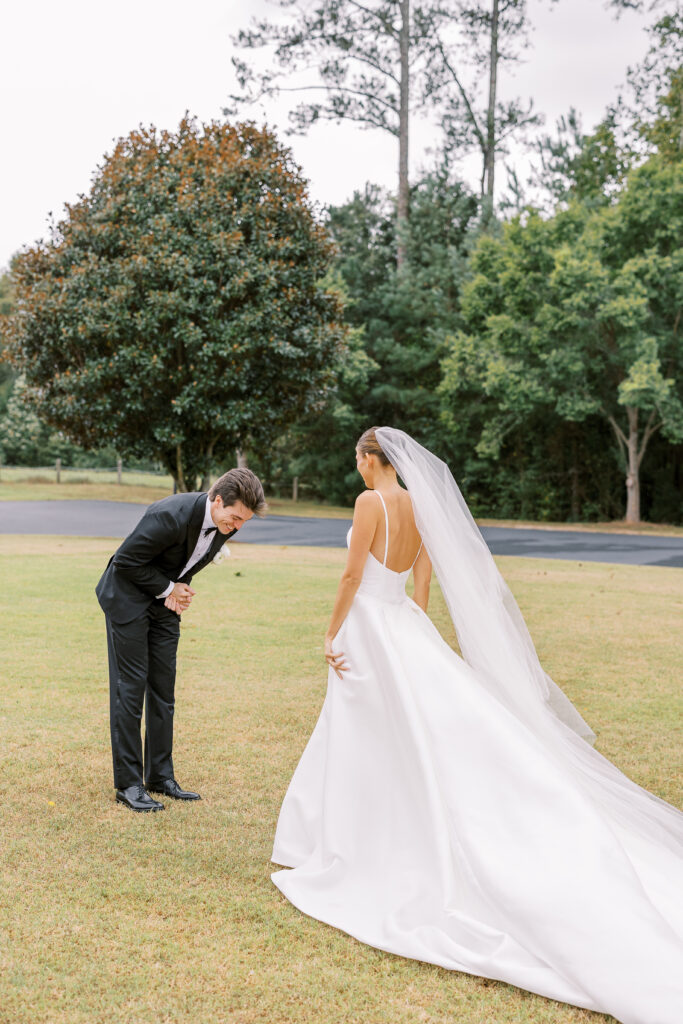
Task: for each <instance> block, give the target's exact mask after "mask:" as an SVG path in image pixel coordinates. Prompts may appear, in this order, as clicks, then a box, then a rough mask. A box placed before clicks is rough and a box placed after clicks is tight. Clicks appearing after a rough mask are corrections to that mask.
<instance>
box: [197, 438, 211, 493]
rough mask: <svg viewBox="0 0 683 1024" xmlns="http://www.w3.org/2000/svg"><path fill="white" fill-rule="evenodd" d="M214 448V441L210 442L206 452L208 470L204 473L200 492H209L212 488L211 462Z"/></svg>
mask: <svg viewBox="0 0 683 1024" xmlns="http://www.w3.org/2000/svg"><path fill="white" fill-rule="evenodd" d="M213 446H214V441H209V443H208V444H207V446H206V451H205V452H204V459H205V460H206V469H205V470H204V472H203V473H202V480H201V483H200V485H199V489H200V491H208V490H209V488H210V487H211V460H212V458H213Z"/></svg>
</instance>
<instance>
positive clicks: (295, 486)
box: [292, 476, 299, 501]
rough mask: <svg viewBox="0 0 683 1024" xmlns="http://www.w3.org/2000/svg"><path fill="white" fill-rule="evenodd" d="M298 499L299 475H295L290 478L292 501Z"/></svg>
mask: <svg viewBox="0 0 683 1024" xmlns="http://www.w3.org/2000/svg"><path fill="white" fill-rule="evenodd" d="M298 500H299V477H298V476H295V477H294V479H293V480H292V501H298Z"/></svg>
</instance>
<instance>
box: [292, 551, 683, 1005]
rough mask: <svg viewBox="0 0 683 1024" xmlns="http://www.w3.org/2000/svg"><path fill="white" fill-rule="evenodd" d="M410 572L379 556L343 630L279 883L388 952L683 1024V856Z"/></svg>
mask: <svg viewBox="0 0 683 1024" xmlns="http://www.w3.org/2000/svg"><path fill="white" fill-rule="evenodd" d="M385 562H386V557H385ZM409 573H410V570H408V571H407V572H405V573H395V572H392V570H390V569H389V568H387V566H386V564H382V563H380V562H379V561H378V560H376V559H375V558H374V557H373V556H372V555H369V556H368V560H367V563H366V566H365V570H364V575H363V580H362V583H361V585H360V588H359V590H358V592H357V594H356V597H355V599H354V602H353V604H352V607H351V609H350V611H349V614H348V616H347V618H346V620H345V621H344V623H343V625H342V628H341V630H340V633H339V635H338V637H337V640H336V641H335V646H337V647H338V649H340V650H343V651H344V653H345V655H346V657H347V661H348V662H349V665H350V668H349V670H348V671H347V672H345V673H344V675H343V678H342V679H339V678H338V677H337V676H336V675H335V673H334V672H333V671H332V670H330V672H329V678H328V691H327V696H326V699H325V702H324V705H323V708H322V712H321V714H320V718H319V720H318V723H317V725H316V727H315V729H314V731H313V734H312V735H311V738H310V741H309V743H308V745H307V746H306V749H305V751H304V753H303V756H302V758H301V760H300V762H299V765H298V767H297V769H296V771H295V773H294V776H293V778H292V780H291V783H290V786H289V789H288V791H287V794H286V796H285V799H284V803H283V805H282V809H281V812H280V817H279V821H278V826H277V832H276V836H275V844H274V851H273V861H274V862H275V863H276V864H280V865H283V866H285V867H289V868H292V869H293V870H289V871H278V872H276V873H274V874H273V876H272V878H273V881H274V883H275V885H276V886H277V887H278V888H279V889H280V890H281V891H282V893H283V894H284V895H285V896H286V897H287V898H288V899H289V900H290V901H291V902H292V903H293V904H294V905H295V906H296V907H298V908H299V909H300V910H302V911H303V912H304V913H306V914H308V915H310V916H311V917H314V918H317V919H318V920H320V921H324V922H327V923H328V924H330V925H333V926H334V927H336V928H339V929H341V930H343V931H345V932H347V933H349V934H350V935H352V936H355V937H356V938H357V939H360V940H361V941H362V942H365V943H368V944H370V945H372V946H375V947H377V948H379V949H383V950H387V951H389V952H391V953H396V954H399V955H401V956H404V957H410V958H414V959H417V960H424V961H427V962H429V963H434V964H439V965H441V966H443V967H446V968H449V969H452V970H456V971H464V972H467V973H469V974H474V975H478V976H481V977H486V978H493V979H497V980H500V981H504V982H508V983H510V984H513V985H516V986H519V987H520V988H524V989H527V990H529V991H532V992H536V993H539V994H541V995H543V996H547V997H550V998H552V999H556V1000H560V1001H563V1002H567V1003H571V1004H574V1005H576V1006H580V1007H585V1008H587V1009H590V1010H597V1011H601V1012H603V1013H609V1014H612V1015H613V1016H614V1017H616V1018H617V1019H618V1020H619V1021H622V1022H623V1024H682V1022H683V871H682V858H681V852H683V851H678V852H676V845H675V844H664V843H662V842H660V841H659V837H658V836H657V835H656V829H655V830H654V831H653V836H648V835H647V834H644V833H643V831H642V830H641V831H638V830H632V829H629V827H628V824H625V822H624V816H623V815H622V814H621V813H620V812H619V808H618V806H615V812H614V814H613V815H610V814H609V813H606V811H605V800H604V794H602V799H601V800H597V798H596V797H597V789H596V790H595V792H594V791H593V788H592V784H591V779H590V777H588V776H587V775H585V774H583V775H582V774H580V773H577V772H575V771H574V770H573V769H572V767H571V765H570V764H568V763H567V761H566V758H562V757H555V756H553V750H552V746H551V747H549V746H548V744H547V743H542V742H540V741H539V739H538V738H537V736H536V735H535V734H534V733H533V732H531V731H530V730H529V729H527V728H526V727H525V726H524V724H523V723H522V722H520V721H519V719H518V718H516V717H515V716H514V715H513V714H512V713H511V712H510V711H509V710H507V709H506V708H505V707H503V706H502V705H501V703H499V702H498V701H497V700H496V699H495V697H493V696H491V695H490V694H489V693H488V692H487V691H486V689H485V688H484V687H483V686H481V685H480V684H479V683H478V681H477V678H476V675H475V673H474V672H473V670H472V669H470V667H469V666H468V665H467V664H466V663H465V662H464V661H463V660H462V659H461V658H460V657H459V656H458V655H457V654H456V653H455V652H454V651H453V650H452V649H451V648H450V647H449V646H448V645H447V644H446V643H445V641H444V640H443V639H442V637H441V636H440V634H439V633H438V631H437V630H436V628H435V627H434V626H433V624H432V623H431V621H430V620H429V618H428V617H427V616H426V615H425V614H424V613H423V612H422V611H421V609H420V608H419V607H418V606H417V605H416V604H415V603H414V602H413V601H412V600H411V599H410V598H409V597H408V596H407V595H406V593H405V584H406V581H407V578H408V576H409ZM557 728H558V729H562V728H563V726H562V725H561V723H557ZM577 742H578V743H582V742H583V741H580V740H577ZM592 753H593V754H594V756H595V757H599V755H597V754H595V752H592ZM603 760H604V759H603ZM615 771H616V769H615ZM630 785H631V786H633V784H630ZM642 792H643V791H641V793H642ZM653 807H654V811H653V814H655V815H656V814H657V803H655V802H654V798H653ZM661 807H662V812H664V810H665V811H666V814H667V815H668V816H670V815H671V813H677V812H673V809H672V808H671V807H670V806H669V805H665V804H663V803H662V804H661ZM681 817H682V818H683V816H681Z"/></svg>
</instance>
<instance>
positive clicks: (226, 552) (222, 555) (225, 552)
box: [213, 544, 230, 565]
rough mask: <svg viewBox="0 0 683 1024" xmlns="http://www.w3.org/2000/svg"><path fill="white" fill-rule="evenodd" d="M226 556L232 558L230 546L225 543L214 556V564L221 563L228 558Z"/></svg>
mask: <svg viewBox="0 0 683 1024" xmlns="http://www.w3.org/2000/svg"><path fill="white" fill-rule="evenodd" d="M226 558H230V548H228V547H226V546H225V544H224V545H223V547H222V548H221V549H220V551H217V552H216V554H215V555H214V556H213V564H214V565H220V564H221V562H224V561H225V560H226Z"/></svg>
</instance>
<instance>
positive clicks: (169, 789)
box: [147, 779, 201, 800]
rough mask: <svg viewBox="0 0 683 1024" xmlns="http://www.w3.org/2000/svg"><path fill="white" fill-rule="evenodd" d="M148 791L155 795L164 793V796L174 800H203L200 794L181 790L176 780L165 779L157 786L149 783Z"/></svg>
mask: <svg viewBox="0 0 683 1024" xmlns="http://www.w3.org/2000/svg"><path fill="white" fill-rule="evenodd" d="M147 788H148V789H151V790H152V792H153V793H162V794H163V795H164V796H170V798H171V799H172V800H201V797H200V795H199V793H191V792H190V791H189V789H181V788H180V786H179V785H178V783H177V782H176V780H175V779H164V781H163V782H158V783H157V784H156V785H154V784H152V783H148V785H147Z"/></svg>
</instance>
